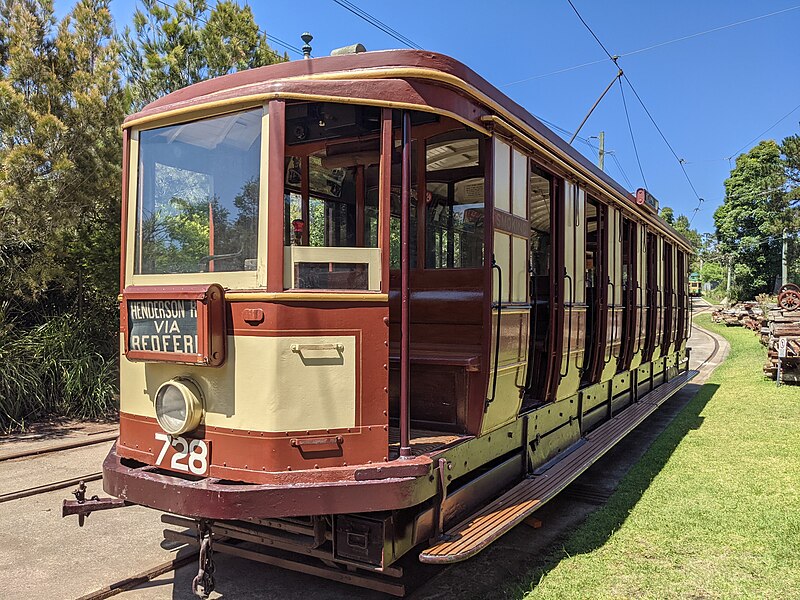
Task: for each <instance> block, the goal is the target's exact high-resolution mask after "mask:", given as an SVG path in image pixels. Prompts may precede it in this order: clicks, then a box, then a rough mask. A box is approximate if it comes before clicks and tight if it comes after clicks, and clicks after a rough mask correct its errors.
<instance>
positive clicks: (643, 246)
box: [628, 223, 650, 369]
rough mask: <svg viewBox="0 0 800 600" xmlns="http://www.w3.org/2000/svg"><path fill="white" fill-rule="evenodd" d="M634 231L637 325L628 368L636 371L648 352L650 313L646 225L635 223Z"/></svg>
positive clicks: (634, 287) (633, 249) (633, 287)
mask: <svg viewBox="0 0 800 600" xmlns="http://www.w3.org/2000/svg"><path fill="white" fill-rule="evenodd" d="M633 230H634V243H633V244H632V245H631V249H632V251H633V255H634V258H633V260H634V262H635V267H634V273H635V274H636V279H635V282H634V283H633V284H632V289H633V291H634V303H635V305H636V316H635V325H634V328H633V332H632V335H633V337H634V340H633V351H632V354H631V361H630V365H629V367H628V368H630V369H635V368H637V367H638V366H639V365H640V364H641V363H642V362H643V358H644V354H645V352H646V350H647V345H646V342H647V319H648V315H649V312H650V309H649V306H648V304H647V301H648V297H647V294H646V293H645V292H646V291H647V272H648V269H647V266H648V264H647V229H646V227H645V226H644V225H642V224H638V223H635V224H633Z"/></svg>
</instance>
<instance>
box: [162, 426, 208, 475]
mask: <svg viewBox="0 0 800 600" xmlns="http://www.w3.org/2000/svg"><path fill="white" fill-rule="evenodd" d="M156 439H157V440H158V441H159V442H163V443H164V445H163V446H161V452H159V453H158V457H157V458H156V465H160V464H161V462H162V461H163V460H164V458H165V457H166V456H167V453H168V452H169V449H170V448H172V449H173V450H174V453H173V454H172V458H171V460H170V463H169V464H170V467H171V468H173V469H175V470H177V471H184V472H186V473H189V472H191V473H194V474H195V475H205V474H206V471H208V451H209V447H210V445H211V444H210V442H207V441H205V440H187V439H186V438H184V437H171V436H169V435H167V434H165V433H156Z"/></svg>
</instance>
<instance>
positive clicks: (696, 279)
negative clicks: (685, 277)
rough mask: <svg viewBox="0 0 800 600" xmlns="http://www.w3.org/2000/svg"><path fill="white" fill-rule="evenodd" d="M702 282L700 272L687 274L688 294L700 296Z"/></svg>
mask: <svg viewBox="0 0 800 600" xmlns="http://www.w3.org/2000/svg"><path fill="white" fill-rule="evenodd" d="M702 287H703V283H702V281H700V273H692V274H691V275H689V295H690V296H692V297H700V296H701V295H702Z"/></svg>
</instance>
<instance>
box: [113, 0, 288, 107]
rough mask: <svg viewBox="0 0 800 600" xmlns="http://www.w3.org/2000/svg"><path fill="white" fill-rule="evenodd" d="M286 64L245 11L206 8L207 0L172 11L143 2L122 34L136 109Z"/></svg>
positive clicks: (185, 1)
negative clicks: (214, 80) (212, 80)
mask: <svg viewBox="0 0 800 600" xmlns="http://www.w3.org/2000/svg"><path fill="white" fill-rule="evenodd" d="M284 60H288V56H286V55H284V56H283V57H281V56H279V55H278V54H276V53H275V52H274V51H273V50H272V49H271V48H270V47H269V44H268V43H267V38H266V35H265V34H264V33H263V32H261V31H260V30H259V28H258V25H257V24H256V22H255V17H254V16H253V12H252V10H251V9H250V7H249V6H243V7H242V6H239V5H238V4H236V2H234V1H232V0H223V1H221V2H218V3H217V4H216V5H215V6H214V7H213V8H212V9H209V7H208V3H207V2H206V1H205V0H178V1H177V2H175V4H174V8H173V7H171V6H166V5H164V4H162V3H160V2H159V1H158V0H142V8H141V9H139V8H137V9H136V11H135V12H134V15H133V31H131V29H130V28H127V27H126V29H125V33H124V35H123V62H124V73H125V78H126V80H127V82H128V85H129V87H130V91H131V95H132V98H133V104H134V108H136V109H139V108H141V107H142V106H144V105H145V104H147V103H149V102H152V101H153V100H155V99H157V98H159V97H161V96H163V95H165V94H168V93H170V92H174V91H175V90H178V89H180V88H182V87H185V86H187V85H190V84H192V83H196V82H198V81H202V80H204V79H208V78H209V77H217V76H219V75H225V74H227V73H230V72H233V71H240V70H243V69H251V68H253V67H260V66H263V65H269V64H273V63H275V62H281V61H284Z"/></svg>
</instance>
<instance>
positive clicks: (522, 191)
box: [511, 148, 528, 219]
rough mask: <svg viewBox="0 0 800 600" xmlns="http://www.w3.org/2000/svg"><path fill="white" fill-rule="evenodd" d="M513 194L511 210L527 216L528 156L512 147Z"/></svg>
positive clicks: (525, 217) (519, 215)
mask: <svg viewBox="0 0 800 600" xmlns="http://www.w3.org/2000/svg"><path fill="white" fill-rule="evenodd" d="M513 161H514V162H513V165H512V167H513V170H512V173H513V177H514V181H513V194H512V195H511V212H512V213H514V214H515V215H517V216H518V217H522V218H523V219H527V218H528V157H527V156H525V155H524V154H523V153H522V152H520V151H519V150H517V149H516V148H514V150H513Z"/></svg>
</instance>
